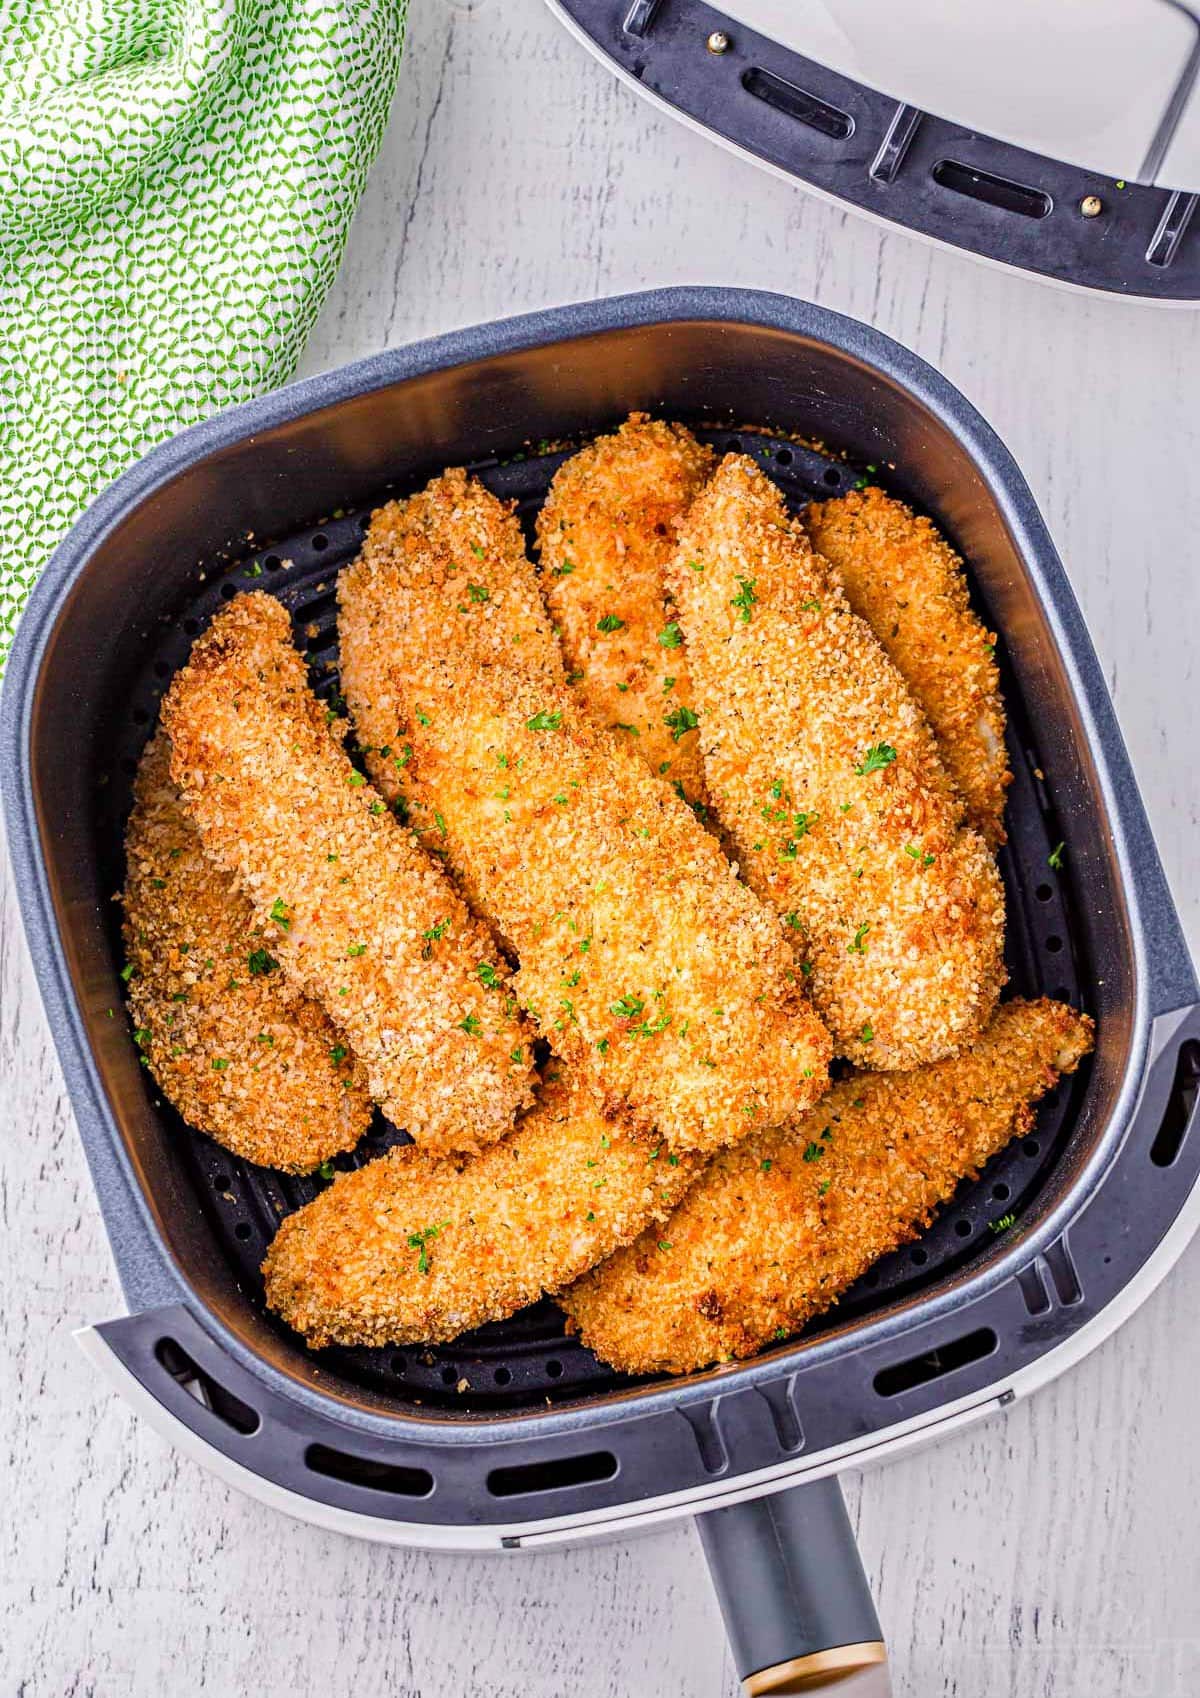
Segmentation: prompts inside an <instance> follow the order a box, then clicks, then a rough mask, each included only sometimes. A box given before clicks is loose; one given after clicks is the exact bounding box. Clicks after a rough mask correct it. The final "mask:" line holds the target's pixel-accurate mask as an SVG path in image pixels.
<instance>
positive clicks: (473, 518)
mask: <svg viewBox="0 0 1200 1698" xmlns="http://www.w3.org/2000/svg"><path fill="white" fill-rule="evenodd" d="M431 551H432V553H433V555H434V557H435V558H436V560H437V561H438V564H439V571H440V573H441V575H440V576H439V578H438V581H437V584H436V591H437V593H436V594H433V593H431V594H430V596H429V597H428V599H427V602H426V605H425V608H424V612H423V623H422V625H421V627H420V629H419V630H414V629H411V628H408V627H406V625H405V623H404V620H403V617H402V616H401V613H400V606H399V603H398V600H397V598H396V596H395V595H394V594H393V589H394V574H395V572H397V571H399V572H401V573H402V572H403V571H404V570H405V562H406V561H407V560H408V559H409V558H410V556H412V555H413V554H414V553H417V552H422V553H423V554H425V555H428V554H429V553H430V552H431ZM467 640H469V641H470V643H471V644H472V646H473V647H474V649H475V650H476V652H477V653H479V655H480V656H481V658H482V659H484V660H486V661H487V662H488V663H490V664H495V665H502V666H511V667H520V668H521V669H522V670H525V671H532V672H535V673H536V674H538V675H539V676H541V675H545V676H549V677H552V678H561V677H562V674H563V666H562V654H561V651H560V649H559V646H558V642H557V641H556V639H555V635H554V630H553V627H552V626H551V623H550V619H549V617H548V615H547V613H546V608H545V605H544V603H543V601H542V598H541V595H540V593H539V591H538V587H537V581H536V579H535V577H534V573H533V568H532V567H531V566H530V564H529V561H528V560H527V559H526V556H525V539H524V537H523V536H522V534H521V527H520V524H519V523H518V521H517V519H516V516H515V514H514V513H513V511H512V508H511V507H510V506H509V505H506V504H505V503H504V502H502V501H499V500H497V498H496V497H495V496H494V495H492V494H491V493H490V492H489V491H488V490H486V489H485V488H484V487H483V485H482V484H480V483H477V482H475V480H474V479H471V478H468V477H467V474H466V472H464V471H463V470H461V469H460V468H457V467H456V468H452V469H451V470H449V471H447V472H444V473H443V474H442V476H441V477H439V478H434V479H433V481H432V482H431V483H429V484H428V485H427V486H426V488H425V489H423V490H422V491H421V492H420V493H419V494H417V495H414V496H411V497H410V498H409V499H408V500H407V501H392V502H389V503H388V504H387V506H385V507H381V508H379V510H378V511H377V512H375V513H374V514H373V515H372V517H371V528H370V530H369V531H368V533H367V536H366V539H365V541H364V543H363V549H362V553H361V554H360V555H359V557H358V559H357V560H356V561H355V562H354V564H353V565H352V566H350V567H348V568H347V570H346V571H345V572H343V573H342V574H341V576H340V577H339V579H338V643H339V653H340V665H341V686H342V692H343V694H344V695H345V698H346V703H347V706H348V707H349V709H350V715H351V718H352V719H353V721H354V727H355V732H356V735H357V737H358V742H359V747H360V748H361V750H362V752H363V757H364V759H365V761H366V766H367V771H368V772H369V773H370V775H371V779H372V782H373V783H374V784H375V787H376V788H377V789H378V791H379V793H380V795H382V796H383V797H385V798H386V800H387V801H388V802H389V803H390V804H391V805H392V806H393V808H394V809H395V811H396V812H397V814H398V816H399V817H401V818H404V819H407V820H408V822H409V824H410V825H411V826H412V829H413V830H414V831H415V832H416V833H417V835H418V836H419V837H420V839H421V841H422V842H423V843H424V845H425V847H426V848H427V849H429V850H431V851H432V852H433V853H434V854H441V853H443V852H444V848H445V845H444V842H443V839H442V834H441V832H440V830H439V828H438V826H437V822H436V820H435V818H434V813H435V811H436V802H435V801H434V800H433V799H432V798H431V797H430V796H429V794H428V791H427V788H426V786H425V785H424V784H423V783H422V781H421V775H420V772H419V771H418V769H417V766H416V763H415V762H414V761H413V759H412V745H411V743H410V742H409V741H408V739H407V738H406V737H404V736H403V735H402V734H401V731H400V724H401V718H402V713H401V707H400V703H399V699H398V696H397V693H396V691H395V689H394V687H393V685H392V681H391V672H392V669H393V666H394V665H395V664H396V661H397V660H398V659H399V658H400V657H402V656H403V655H404V653H405V651H406V648H407V647H408V645H409V644H414V645H416V647H417V648H418V649H424V648H426V647H433V648H441V649H447V648H449V649H453V648H457V647H459V646H460V645H461V644H462V643H463V642H464V641H467ZM456 870H458V869H456ZM461 877H462V872H461V871H460V878H461ZM463 882H464V888H465V889H466V892H467V895H468V897H469V898H470V899H471V901H472V902H473V903H476V905H477V899H476V892H475V891H473V890H472V889H471V888H470V884H469V879H464V881H463Z"/></svg>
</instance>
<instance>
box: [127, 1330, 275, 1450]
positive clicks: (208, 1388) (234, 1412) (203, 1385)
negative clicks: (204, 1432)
mask: <svg viewBox="0 0 1200 1698" xmlns="http://www.w3.org/2000/svg"><path fill="white" fill-rule="evenodd" d="M154 1354H155V1357H156V1358H157V1360H158V1362H159V1363H160V1364H161V1366H162V1367H164V1368H165V1369H166V1370H167V1372H168V1374H170V1376H171V1378H172V1379H173V1380H174V1381H175V1382H176V1384H177V1385H180V1386H182V1387H183V1389H184V1391H186V1392H187V1394H188V1396H189V1397H194V1398H195V1400H196V1402H197V1403H198V1404H200V1406H201V1408H203V1409H207V1410H208V1411H209V1412H210V1413H211V1414H213V1415H215V1416H216V1417H217V1419H218V1421H224V1423H225V1425H226V1426H227V1427H232V1428H233V1430H234V1432H235V1433H243V1434H245V1435H247V1436H248V1435H249V1434H251V1433H256V1432H257V1431H258V1429H259V1426H260V1425H261V1422H260V1419H259V1415H258V1412H257V1410H254V1409H251V1407H250V1405H249V1404H248V1403H243V1402H242V1400H241V1398H240V1397H235V1396H234V1394H233V1392H231V1391H228V1390H227V1389H226V1388H225V1387H224V1386H223V1385H221V1383H220V1382H219V1381H218V1380H214V1379H213V1377H212V1375H211V1374H210V1373H208V1372H207V1371H206V1370H205V1369H204V1368H202V1367H201V1366H200V1364H199V1363H198V1362H194V1361H193V1360H192V1358H191V1357H190V1356H189V1355H188V1353H187V1351H186V1350H185V1349H184V1348H183V1346H182V1345H180V1344H177V1343H176V1342H175V1340H174V1339H173V1338H160V1339H159V1341H158V1343H157V1344H156V1345H155V1346H154Z"/></svg>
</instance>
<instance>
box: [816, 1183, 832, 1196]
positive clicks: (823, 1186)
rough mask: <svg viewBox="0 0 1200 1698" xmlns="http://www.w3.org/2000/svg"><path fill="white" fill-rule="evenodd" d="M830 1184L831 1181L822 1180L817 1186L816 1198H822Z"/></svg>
mask: <svg viewBox="0 0 1200 1698" xmlns="http://www.w3.org/2000/svg"><path fill="white" fill-rule="evenodd" d="M832 1184H833V1180H832V1179H822V1181H821V1183H820V1184H819V1185H818V1186H817V1195H818V1197H823V1196H824V1195H825V1193H826V1192H827V1191H828V1189H829V1187H830V1186H831V1185H832Z"/></svg>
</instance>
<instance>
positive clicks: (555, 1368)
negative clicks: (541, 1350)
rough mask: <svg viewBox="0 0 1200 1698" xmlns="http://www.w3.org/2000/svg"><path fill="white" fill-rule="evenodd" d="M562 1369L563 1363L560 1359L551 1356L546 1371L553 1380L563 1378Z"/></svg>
mask: <svg viewBox="0 0 1200 1698" xmlns="http://www.w3.org/2000/svg"><path fill="white" fill-rule="evenodd" d="M562 1371H563V1365H562V1363H561V1362H560V1361H558V1360H557V1358H556V1357H554V1356H551V1358H550V1360H549V1361H548V1362H547V1363H546V1373H547V1374H548V1375H549V1377H550V1378H551V1379H552V1380H561V1379H562Z"/></svg>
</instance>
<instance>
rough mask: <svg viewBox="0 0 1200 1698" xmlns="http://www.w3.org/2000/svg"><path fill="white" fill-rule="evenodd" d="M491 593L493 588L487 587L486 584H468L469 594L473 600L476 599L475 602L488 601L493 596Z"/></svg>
mask: <svg viewBox="0 0 1200 1698" xmlns="http://www.w3.org/2000/svg"><path fill="white" fill-rule="evenodd" d="M491 593H492V592H491V590H489V589H487V588H485V586H484V585H483V584H468V585H467V594H468V595H469V596H470V598H471V600H472V601H474V602H484V601H488V600H489V599H490V597H491Z"/></svg>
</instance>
